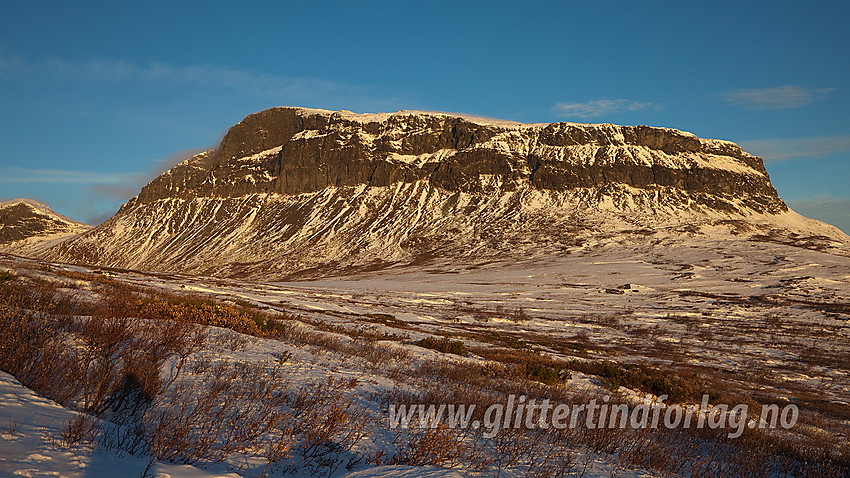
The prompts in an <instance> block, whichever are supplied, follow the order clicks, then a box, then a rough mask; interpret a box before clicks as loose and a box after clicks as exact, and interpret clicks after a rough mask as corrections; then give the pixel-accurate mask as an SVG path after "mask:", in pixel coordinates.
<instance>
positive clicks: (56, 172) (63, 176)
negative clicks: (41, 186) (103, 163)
mask: <svg viewBox="0 0 850 478" xmlns="http://www.w3.org/2000/svg"><path fill="white" fill-rule="evenodd" d="M138 177H139V173H133V172H126V173H120V172H119V173H104V172H98V171H71V170H66V169H48V168H38V169H30V168H19V167H17V166H11V167H7V168H6V170H5V171H4V174H3V175H2V176H0V183H57V184H59V183H64V184H120V183H124V182H128V181H134V180H137V178H138Z"/></svg>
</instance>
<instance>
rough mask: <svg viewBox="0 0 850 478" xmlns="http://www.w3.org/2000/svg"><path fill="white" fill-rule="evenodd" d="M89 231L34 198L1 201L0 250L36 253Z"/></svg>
mask: <svg viewBox="0 0 850 478" xmlns="http://www.w3.org/2000/svg"><path fill="white" fill-rule="evenodd" d="M89 229H91V226H88V225H86V224H83V223H80V222H77V221H74V220H72V219H69V218H67V217H65V216H63V215H61V214H59V213H57V212H55V211H53V210H52V209H50V208H49V207H47V206H45V205H44V204H41V203H40V202H37V201H33V200H32V199H14V200H11V201H3V202H0V250H7V251H13V252H21V253H30V254H32V253H37V252H38V251H41V250H44V249H46V248H48V247H51V246H53V245H55V244H57V243H59V242H62V241H64V240H66V239H68V238H70V237H72V236H74V235H76V234H79V233H81V232H85V231H87V230H89Z"/></svg>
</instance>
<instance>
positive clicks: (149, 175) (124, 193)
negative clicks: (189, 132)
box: [91, 149, 204, 201]
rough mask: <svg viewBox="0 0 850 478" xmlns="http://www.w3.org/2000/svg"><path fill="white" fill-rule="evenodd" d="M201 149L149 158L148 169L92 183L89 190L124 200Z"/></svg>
mask: <svg viewBox="0 0 850 478" xmlns="http://www.w3.org/2000/svg"><path fill="white" fill-rule="evenodd" d="M202 151H204V150H202V149H186V150H181V151H177V152H176V153H174V154H170V155H169V156H168V157H166V158H164V159H153V160H151V161H152V162H153V163H154V164H153V167H152V168H150V170H148V171H143V172H138V173H132V174H128V176H127V177H126V178H125V179H124V180H123V181H121V182H118V183H110V182H103V183H96V184H93V185H92V187H91V190H92V191H93V192H94V193H96V194H99V195H104V196H108V197H110V198H113V199H118V200H121V201H126V200H128V199H130V198H131V197H133V196H135V195H136V194H139V191H141V189H142V187H143V186H145V185H146V184H147V183H149V182H151V181H152V180H153V179H154V178H156V177H157V176H159V175H160V174H162V173H164V172H166V171H168V170H169V169H171V168H173V167H174V166H176V165H177V164H179V163H182V162H183V161H185V160H187V159H189V158H191V157H192V156H194V155H196V154H198V153H200V152H202Z"/></svg>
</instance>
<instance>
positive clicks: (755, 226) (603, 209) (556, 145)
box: [44, 108, 848, 280]
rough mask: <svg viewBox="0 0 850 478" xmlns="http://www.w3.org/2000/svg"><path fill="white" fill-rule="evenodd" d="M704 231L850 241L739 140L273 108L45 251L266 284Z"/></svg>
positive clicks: (832, 243)
mask: <svg viewBox="0 0 850 478" xmlns="http://www.w3.org/2000/svg"><path fill="white" fill-rule="evenodd" d="M699 235H714V236H716V235H722V236H724V237H726V236H728V237H730V238H735V239H736V240H738V239H742V238H757V239H758V240H767V241H780V242H783V241H784V242H790V243H794V244H798V245H799V246H800V247H809V248H811V247H814V248H819V249H823V250H836V251H846V250H847V244H848V238H847V236H846V235H844V234H843V233H841V232H840V231H838V230H837V229H836V228H833V227H831V226H828V225H825V224H823V223H819V222H817V221H814V220H811V219H807V218H804V217H802V216H799V215H798V214H796V213H794V212H793V211H791V210H790V209H789V208H788V207H787V206H786V205H785V203H784V202H783V201H782V200H781V199H780V198H779V196H778V195H777V193H776V190H775V189H774V188H773V186H772V185H771V183H770V179H769V177H768V174H767V171H766V170H765V168H764V165H763V162H762V160H761V159H760V158H758V157H756V156H753V155H751V154H748V153H746V152H745V151H743V150H742V149H741V148H740V147H738V146H737V145H735V144H734V143H731V142H728V141H721V140H711V139H700V138H698V137H696V136H694V135H693V134H690V133H686V132H682V131H678V130H675V129H668V128H657V127H650V126H617V125H612V124H576V123H553V124H520V123H513V122H507V121H499V120H490V119H483V118H475V117H469V116H459V115H451V114H444V113H429V112H415V111H400V112H396V113H384V114H354V113H351V112H347V111H337V112H333V111H326V110H315V109H305V108H273V109H269V110H265V111H262V112H259V113H256V114H252V115H250V116H248V117H247V118H245V119H244V120H243V121H242V122H240V123H239V124H237V125H236V126H234V127H233V128H231V129H230V131H228V133H227V134H226V136H225V137H224V139H223V140H222V142H221V144H220V145H219V147H218V148H217V149H215V150H210V151H206V152H204V153H201V154H198V155H196V156H194V157H192V158H190V159H188V160H186V161H184V162H183V163H181V164H179V165H177V166H175V167H174V168H172V169H171V170H169V171H167V172H165V173H164V174H162V175H161V176H159V177H158V178H156V179H155V180H153V181H152V182H151V183H150V184H148V185H147V186H145V187H144V188H143V189H142V190H141V192H140V193H139V195H138V196H136V197H134V198H132V199H131V200H130V201H128V202H127V203H126V204H124V205H123V206H122V207H121V209H120V210H119V212H118V213H117V214H116V215H115V216H114V217H112V218H111V219H109V220H108V221H106V222H105V223H103V224H101V225H100V226H98V227H95V228H93V229H91V230H89V231H87V232H85V233H82V234H80V235H79V236H77V237H75V238H73V239H71V240H68V241H66V242H63V243H61V244H59V245H57V246H56V247H54V248H52V249H50V250H49V251H47V252H46V253H45V254H44V258H47V259H51V260H58V261H70V262H83V263H91V264H100V265H107V266H117V267H128V268H136V269H145V270H157V271H171V272H183V273H197V274H205V275H214V276H228V277H251V278H262V279H266V280H268V279H281V278H293V277H308V276H321V275H328V274H340V273H346V272H354V271H363V270H374V269H382V268H387V267H393V266H403V265H411V264H412V265H425V264H431V265H434V264H440V263H447V264H448V263H450V264H469V265H470V266H474V265H475V264H480V263H485V262H488V261H529V260H535V259H539V258H546V257H551V256H552V255H557V254H570V253H575V252H580V251H582V250H586V249H588V248H594V247H600V246H602V245H606V244H613V243H617V242H623V241H626V242H628V241H632V242H637V243H646V244H651V243H656V244H660V243H662V241H664V240H665V238H671V237H673V238H675V237H688V236H699ZM842 253H843V252H842Z"/></svg>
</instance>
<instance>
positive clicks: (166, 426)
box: [141, 362, 290, 464]
mask: <svg viewBox="0 0 850 478" xmlns="http://www.w3.org/2000/svg"><path fill="white" fill-rule="evenodd" d="M200 382H201V385H200V386H197V385H196V384H194V383H190V382H181V383H178V384H177V385H175V386H174V387H173V389H172V390H169V391H168V392H166V393H164V394H163V395H162V396H161V397H160V398H159V399H157V400H156V401H155V402H154V404H153V405H152V407H150V409H148V411H147V412H146V413H145V414H144V415H143V417H142V418H141V423H142V429H143V432H142V433H143V435H144V441H145V443H146V445H147V451H148V453H150V454H151V455H152V456H154V457H156V458H157V459H160V460H168V461H172V462H178V463H185V464H211V463H218V462H222V461H225V460H226V459H227V458H228V457H230V456H231V455H233V454H235V453H242V452H247V451H249V450H252V449H254V448H256V447H261V446H263V445H264V444H267V443H274V444H275V446H276V449H277V450H283V449H285V446H287V443H288V440H287V434H286V433H285V430H286V428H287V426H286V425H287V423H288V422H289V420H290V414H289V413H288V412H287V411H286V409H285V408H284V405H285V403H286V402H287V399H288V398H287V396H286V393H285V392H286V389H287V388H286V386H287V380H286V378H285V375H284V373H283V371H282V369H281V368H280V366H279V364H274V363H267V362H261V363H258V364H243V363H236V364H228V363H225V362H218V363H215V364H213V365H212V366H211V367H210V368H209V369H208V371H207V373H206V374H205V375H204V376H203V377H202V378H201V380H200Z"/></svg>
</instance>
